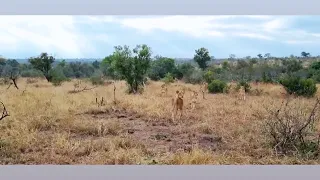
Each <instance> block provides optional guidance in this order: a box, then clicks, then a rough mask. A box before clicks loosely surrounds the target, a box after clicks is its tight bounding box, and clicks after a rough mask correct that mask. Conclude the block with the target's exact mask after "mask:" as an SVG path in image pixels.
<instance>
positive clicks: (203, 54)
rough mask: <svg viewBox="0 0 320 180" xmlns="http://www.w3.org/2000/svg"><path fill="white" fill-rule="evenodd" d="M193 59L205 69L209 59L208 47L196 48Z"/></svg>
mask: <svg viewBox="0 0 320 180" xmlns="http://www.w3.org/2000/svg"><path fill="white" fill-rule="evenodd" d="M193 60H194V61H195V62H196V63H198V65H199V67H200V68H201V69H202V70H204V69H206V68H207V67H208V65H207V62H208V61H210V60H211V57H210V54H209V51H208V49H206V48H203V47H202V48H200V49H198V50H196V54H195V55H194V57H193Z"/></svg>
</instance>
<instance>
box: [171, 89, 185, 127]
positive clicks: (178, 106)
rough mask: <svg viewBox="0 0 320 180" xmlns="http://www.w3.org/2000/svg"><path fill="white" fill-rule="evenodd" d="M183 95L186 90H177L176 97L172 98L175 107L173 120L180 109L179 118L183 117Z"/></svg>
mask: <svg viewBox="0 0 320 180" xmlns="http://www.w3.org/2000/svg"><path fill="white" fill-rule="evenodd" d="M183 96H184V91H183V90H182V91H179V90H177V91H176V95H175V97H174V98H173V99H172V105H173V109H172V120H173V121H175V118H176V115H177V113H178V111H179V113H180V114H179V120H180V119H181V117H182V114H183Z"/></svg>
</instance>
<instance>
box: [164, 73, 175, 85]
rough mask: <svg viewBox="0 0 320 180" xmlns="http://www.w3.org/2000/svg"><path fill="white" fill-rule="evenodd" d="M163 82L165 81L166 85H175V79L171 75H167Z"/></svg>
mask: <svg viewBox="0 0 320 180" xmlns="http://www.w3.org/2000/svg"><path fill="white" fill-rule="evenodd" d="M162 81H164V82H165V83H173V82H174V78H173V76H172V74H171V73H167V74H166V75H165V77H164V78H163V79H162Z"/></svg>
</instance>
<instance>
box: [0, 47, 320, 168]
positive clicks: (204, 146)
mask: <svg viewBox="0 0 320 180" xmlns="http://www.w3.org/2000/svg"><path fill="white" fill-rule="evenodd" d="M0 76H1V78H0V102H1V103H0V114H2V116H1V118H0V129H1V131H0V163H1V164H319V163H320V157H319V150H320V147H319V144H320V131H319V112H320V111H319V100H318V98H317V97H318V94H319V92H318V91H317V87H318V83H319V81H320V58H319V57H314V56H311V55H310V53H307V52H302V53H301V56H299V57H296V56H293V55H291V56H289V57H272V56H271V54H270V53H266V54H265V55H262V54H258V55H257V56H256V57H249V56H248V57H245V58H236V55H234V54H231V55H230V57H229V58H226V59H215V58H213V56H212V54H211V53H210V52H209V51H208V50H207V49H206V48H199V49H197V50H195V55H194V57H193V60H192V61H177V60H175V59H172V58H170V57H162V56H159V55H157V56H154V55H153V53H152V49H151V48H150V47H149V46H147V45H145V44H142V45H137V46H136V47H134V48H130V47H128V46H116V47H115V48H114V52H113V53H112V54H110V55H108V56H106V57H105V58H104V59H102V60H101V61H94V62H84V61H78V62H67V61H65V60H56V59H55V58H54V57H53V56H51V55H49V54H48V53H41V54H40V55H38V56H35V57H30V58H29V59H28V63H19V62H18V61H17V60H14V59H7V58H5V57H0ZM202 83H207V84H208V86H207V89H206V92H205V93H206V95H205V96H206V98H202V97H199V98H198V99H197V104H196V108H195V109H191V108H190V103H191V99H192V98H193V97H192V92H199V88H200V84H202ZM163 84H166V87H167V90H168V92H167V93H166V94H165V95H164V94H162V93H161V88H162V87H163ZM241 87H243V88H244V90H245V93H246V96H247V97H246V99H245V100H239V98H237V96H238V92H239V89H240V88H241ZM181 89H184V90H185V91H186V93H185V96H184V114H183V116H182V118H181V119H180V120H178V121H176V122H173V121H172V119H171V112H172V107H171V103H172V97H174V95H175V92H176V90H181ZM199 93H202V92H199ZM192 102H193V101H192Z"/></svg>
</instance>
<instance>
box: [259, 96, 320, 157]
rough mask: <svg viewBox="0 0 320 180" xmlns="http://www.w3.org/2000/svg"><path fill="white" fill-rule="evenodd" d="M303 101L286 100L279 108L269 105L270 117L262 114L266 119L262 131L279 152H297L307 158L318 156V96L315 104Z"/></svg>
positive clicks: (290, 153)
mask: <svg viewBox="0 0 320 180" xmlns="http://www.w3.org/2000/svg"><path fill="white" fill-rule="evenodd" d="M296 100H299V99H296ZM302 103H303V102H293V103H290V102H289V101H287V102H286V103H283V104H282V105H281V106H280V107H279V108H273V106H272V108H266V110H267V112H268V114H267V116H265V115H263V116H259V117H260V118H262V119H263V121H262V122H263V124H262V125H263V126H262V127H263V131H262V132H263V133H264V134H265V135H266V136H267V137H268V143H270V145H272V146H273V149H274V150H275V151H276V153H277V154H278V153H281V154H284V155H294V154H297V153H298V154H299V155H302V156H303V157H306V158H315V157H317V156H319V150H318V149H319V148H320V146H319V135H318V133H316V131H317V130H316V129H315V124H316V123H317V121H316V120H318V119H319V117H318V112H319V99H317V100H316V103H315V104H314V105H313V107H310V106H309V107H307V106H308V105H306V104H302ZM306 107H307V108H306ZM306 109H307V110H308V109H309V112H306Z"/></svg>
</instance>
